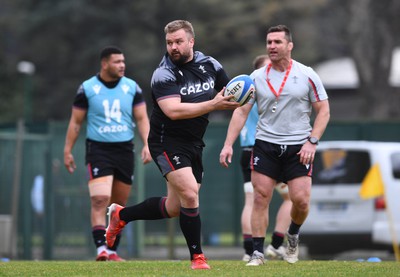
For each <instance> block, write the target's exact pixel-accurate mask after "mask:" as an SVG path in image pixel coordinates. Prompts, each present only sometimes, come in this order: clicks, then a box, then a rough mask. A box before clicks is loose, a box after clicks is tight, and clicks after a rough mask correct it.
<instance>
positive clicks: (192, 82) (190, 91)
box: [149, 51, 229, 146]
mask: <svg viewBox="0 0 400 277" xmlns="http://www.w3.org/2000/svg"><path fill="white" fill-rule="evenodd" d="M228 82H229V78H228V76H227V74H226V72H225V70H224V69H223V67H222V65H221V64H220V63H219V62H218V61H217V60H215V59H214V58H212V57H210V56H205V55H204V54H203V53H201V52H199V51H195V52H194V58H193V60H192V61H190V62H188V63H185V64H183V65H179V66H178V65H175V64H174V63H172V61H171V60H170V58H169V56H168V54H165V56H164V58H163V59H162V61H161V63H160V65H159V66H158V68H157V69H156V70H155V71H154V73H153V77H152V80H151V89H152V99H153V105H154V109H153V112H152V115H151V118H150V134H149V142H155V143H162V142H179V141H181V142H189V143H193V144H194V145H202V146H204V142H203V136H204V133H205V131H206V128H207V125H208V114H205V115H202V116H199V117H195V118H190V119H182V120H171V119H170V118H168V117H167V116H166V115H165V114H164V113H163V112H162V110H161V109H160V107H159V106H158V103H157V101H158V100H161V99H164V98H168V97H180V98H181V102H185V103H199V102H204V101H208V100H210V99H212V98H213V97H214V96H215V95H216V92H219V91H220V90H221V89H222V88H223V87H224V86H226V84H227V83H228Z"/></svg>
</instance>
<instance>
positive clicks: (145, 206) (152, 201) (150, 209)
mask: <svg viewBox="0 0 400 277" xmlns="http://www.w3.org/2000/svg"><path fill="white" fill-rule="evenodd" d="M166 199H167V198H166V197H151V198H148V199H146V200H145V201H143V202H142V203H139V204H137V205H134V206H130V207H125V208H124V209H122V210H121V211H120V212H119V218H120V219H121V220H123V221H125V222H126V223H128V222H131V221H134V220H156V219H162V218H169V215H168V213H167V210H166V208H165V201H166Z"/></svg>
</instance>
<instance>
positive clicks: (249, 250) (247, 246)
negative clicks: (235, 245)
mask: <svg viewBox="0 0 400 277" xmlns="http://www.w3.org/2000/svg"><path fill="white" fill-rule="evenodd" d="M243 248H244V251H245V253H246V254H247V255H250V256H251V254H253V238H252V236H251V235H250V234H243Z"/></svg>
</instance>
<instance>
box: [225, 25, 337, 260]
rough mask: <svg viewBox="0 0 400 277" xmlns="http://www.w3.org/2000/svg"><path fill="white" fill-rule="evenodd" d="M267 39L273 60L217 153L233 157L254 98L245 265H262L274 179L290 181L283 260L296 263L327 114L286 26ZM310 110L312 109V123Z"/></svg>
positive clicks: (322, 94) (320, 90)
mask: <svg viewBox="0 0 400 277" xmlns="http://www.w3.org/2000/svg"><path fill="white" fill-rule="evenodd" d="M266 43H267V46H266V48H267V53H268V55H269V57H270V60H271V63H270V64H269V65H267V66H264V67H262V68H260V69H257V70H255V71H254V72H253V73H252V74H251V78H252V79H253V81H254V84H255V87H256V93H255V97H254V98H253V99H251V100H250V101H249V103H248V104H246V105H244V106H242V107H240V108H238V109H236V110H235V111H234V113H233V115H232V118H231V121H230V123H229V127H228V132H227V135H226V140H225V143H224V147H223V148H222V150H221V153H220V163H221V164H222V165H223V166H224V167H228V163H230V162H231V160H232V155H233V148H232V145H233V143H234V142H235V140H236V138H237V136H238V135H239V133H240V130H241V129H242V127H243V125H244V123H245V121H246V119H247V116H248V114H249V111H250V110H251V108H252V106H253V104H254V103H255V102H257V105H258V113H259V116H260V117H259V121H258V123H257V133H256V143H255V145H254V149H253V156H252V164H251V167H252V173H251V181H252V184H253V186H254V204H253V210H252V216H251V227H252V237H253V247H254V252H253V255H252V257H251V259H250V261H249V262H248V263H247V266H258V265H261V264H263V263H264V240H265V233H266V230H267V226H268V219H266V218H265V214H268V209H269V204H270V201H271V199H272V194H273V190H274V187H275V185H276V184H277V182H285V183H287V184H288V187H289V195H290V199H291V200H292V202H293V207H292V210H291V218H292V221H291V224H290V226H289V229H288V233H287V238H288V246H287V250H286V255H285V260H286V261H287V262H289V263H295V262H297V261H298V242H299V230H300V227H301V225H302V224H303V223H304V221H305V220H306V218H307V214H308V209H309V202H310V193H311V176H312V168H313V161H314V155H315V151H316V148H317V144H318V140H319V139H320V138H321V136H322V135H323V133H324V131H325V128H326V126H327V124H328V121H329V117H330V112H329V102H328V96H327V93H326V91H325V89H324V87H323V85H322V82H321V80H320V78H319V77H318V75H317V74H316V73H315V71H314V70H313V69H311V68H310V67H307V66H305V65H303V64H301V63H299V62H297V61H295V60H293V59H292V58H291V52H292V49H293V42H292V36H291V32H290V30H289V29H288V28H287V27H286V26H284V25H278V26H275V27H271V28H269V29H268V32H267V38H266ZM312 110H314V113H315V119H314V124H313V126H311V123H310V121H311V118H310V116H311V112H312Z"/></svg>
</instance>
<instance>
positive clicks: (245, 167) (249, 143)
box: [240, 55, 292, 262]
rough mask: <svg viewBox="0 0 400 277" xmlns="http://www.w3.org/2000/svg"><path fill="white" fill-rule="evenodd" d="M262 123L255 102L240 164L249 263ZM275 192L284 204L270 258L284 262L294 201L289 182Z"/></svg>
mask: <svg viewBox="0 0 400 277" xmlns="http://www.w3.org/2000/svg"><path fill="white" fill-rule="evenodd" d="M269 62H270V60H269V57H268V55H259V56H257V57H256V58H255V59H254V61H253V68H254V69H258V68H261V67H264V66H266V65H267V64H269ZM257 121H258V111H257V104H256V103H254V105H253V107H252V108H251V110H250V113H249V116H248V117H247V120H246V123H245V125H244V127H243V129H242V130H241V131H240V146H241V147H242V154H241V158H240V164H241V167H242V175H243V181H244V186H243V189H244V193H245V198H244V206H243V210H242V215H241V227H242V236H243V248H244V250H245V254H244V255H243V258H242V260H243V261H245V262H248V261H249V260H250V257H251V255H252V254H253V239H252V235H251V220H250V219H251V211H252V209H253V197H254V190H253V185H252V183H251V169H250V166H251V165H250V162H251V154H252V151H253V146H254V143H255V140H256V126H257ZM275 190H276V191H277V192H278V193H279V194H280V196H281V197H282V200H283V201H282V203H281V205H280V207H279V210H278V213H277V216H276V222H275V228H274V232H273V233H272V240H271V244H270V245H268V246H267V247H266V249H265V252H266V256H267V257H268V258H277V259H283V257H284V254H285V248H284V247H283V246H282V244H283V240H284V238H285V232H286V230H287V228H288V226H289V224H290V209H291V208H292V201H290V198H289V194H288V187H287V184H285V183H282V182H281V183H279V184H277V185H276V186H275Z"/></svg>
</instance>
